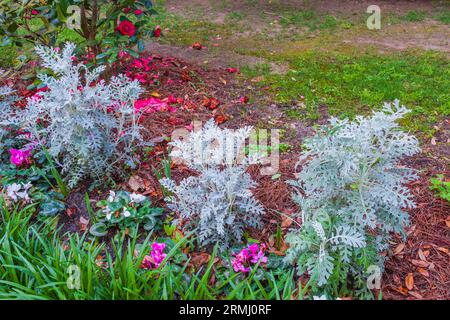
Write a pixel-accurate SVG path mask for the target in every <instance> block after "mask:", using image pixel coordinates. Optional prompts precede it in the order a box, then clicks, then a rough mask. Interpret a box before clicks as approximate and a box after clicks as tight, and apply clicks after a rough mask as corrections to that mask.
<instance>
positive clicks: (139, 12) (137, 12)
mask: <svg viewBox="0 0 450 320" xmlns="http://www.w3.org/2000/svg"><path fill="white" fill-rule="evenodd" d="M134 14H135V15H137V16H138V15H140V14H142V10H139V9H136V10H134Z"/></svg>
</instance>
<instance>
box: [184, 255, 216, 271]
mask: <svg viewBox="0 0 450 320" xmlns="http://www.w3.org/2000/svg"><path fill="white" fill-rule="evenodd" d="M210 259H211V255H210V254H207V253H206V252H202V253H199V254H194V255H193V256H192V258H191V261H190V263H189V264H190V265H192V266H193V267H195V268H196V269H198V268H199V267H200V266H202V265H204V264H207V263H208V262H209V260H210Z"/></svg>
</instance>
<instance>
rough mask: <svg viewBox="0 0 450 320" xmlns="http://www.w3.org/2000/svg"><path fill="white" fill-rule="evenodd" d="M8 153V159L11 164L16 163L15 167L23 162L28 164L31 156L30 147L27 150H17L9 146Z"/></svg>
mask: <svg viewBox="0 0 450 320" xmlns="http://www.w3.org/2000/svg"><path fill="white" fill-rule="evenodd" d="M9 153H11V158H10V161H11V163H12V164H14V165H16V166H17V167H19V166H21V165H23V164H30V163H31V160H30V156H31V149H27V150H19V149H14V148H11V149H9Z"/></svg>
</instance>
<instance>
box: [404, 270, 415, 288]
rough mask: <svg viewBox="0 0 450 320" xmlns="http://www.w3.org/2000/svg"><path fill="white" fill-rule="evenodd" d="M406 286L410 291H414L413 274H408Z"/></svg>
mask: <svg viewBox="0 0 450 320" xmlns="http://www.w3.org/2000/svg"><path fill="white" fill-rule="evenodd" d="M405 285H406V288H408V290H412V289H413V288H414V276H413V274H412V273H408V275H407V276H406V278H405Z"/></svg>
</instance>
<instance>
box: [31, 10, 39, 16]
mask: <svg viewBox="0 0 450 320" xmlns="http://www.w3.org/2000/svg"><path fill="white" fill-rule="evenodd" d="M31 14H32V15H37V14H39V11H37V10H36V9H33V10H31Z"/></svg>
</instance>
